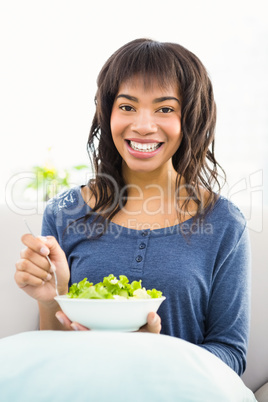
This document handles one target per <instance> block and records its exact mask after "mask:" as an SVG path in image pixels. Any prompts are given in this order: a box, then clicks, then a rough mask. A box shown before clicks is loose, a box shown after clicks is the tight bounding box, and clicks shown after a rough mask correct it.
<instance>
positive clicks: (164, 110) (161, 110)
mask: <svg viewBox="0 0 268 402" xmlns="http://www.w3.org/2000/svg"><path fill="white" fill-rule="evenodd" d="M158 111H159V112H160V113H171V112H173V109H172V108H171V107H162V108H161V109H159V110H158Z"/></svg>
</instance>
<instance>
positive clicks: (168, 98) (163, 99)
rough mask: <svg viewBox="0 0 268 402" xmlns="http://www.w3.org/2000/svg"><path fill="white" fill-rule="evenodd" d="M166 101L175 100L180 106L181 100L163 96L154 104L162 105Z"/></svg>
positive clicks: (154, 101)
mask: <svg viewBox="0 0 268 402" xmlns="http://www.w3.org/2000/svg"><path fill="white" fill-rule="evenodd" d="M166 100H175V101H177V102H178V103H179V104H180V101H179V99H178V98H175V96H161V98H156V99H154V100H153V103H161V102H165V101H166Z"/></svg>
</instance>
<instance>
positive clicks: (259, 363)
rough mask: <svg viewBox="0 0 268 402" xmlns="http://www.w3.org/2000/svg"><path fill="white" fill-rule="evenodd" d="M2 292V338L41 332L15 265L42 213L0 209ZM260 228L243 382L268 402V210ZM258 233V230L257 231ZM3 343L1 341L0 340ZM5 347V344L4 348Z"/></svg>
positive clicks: (261, 213) (258, 216) (37, 231)
mask: <svg viewBox="0 0 268 402" xmlns="http://www.w3.org/2000/svg"><path fill="white" fill-rule="evenodd" d="M0 217H1V229H0V230H1V234H0V239H1V250H2V252H1V259H2V263H1V268H0V271H1V276H0V277H1V292H0V306H1V309H0V338H6V337H10V336H13V335H15V334H22V333H25V332H28V331H36V330H38V309H37V304H36V302H35V301H34V300H33V299H31V298H30V297H29V296H27V295H26V294H25V293H24V292H23V291H22V290H20V289H18V287H17V285H16V284H15V282H14V272H15V262H16V260H17V259H18V258H19V253H20V250H21V249H22V244H21V241H20V238H21V235H22V234H23V233H25V232H26V231H27V230H26V227H25V223H24V221H23V218H24V217H27V221H28V223H29V225H30V227H31V228H32V230H33V232H34V233H35V234H36V235H38V234H40V229H41V221H42V213H37V212H36V211H34V209H33V210H32V211H29V210H25V209H23V208H19V207H18V208H10V207H8V206H7V205H5V204H2V205H0ZM255 217H256V219H258V225H255V227H254V224H253V225H252V222H251V227H253V229H250V228H249V229H250V230H249V231H250V238H251V247H252V308H251V329H250V342H249V350H248V362H247V368H246V371H245V373H244V374H243V376H242V380H243V382H244V384H245V385H246V387H248V388H249V389H250V390H252V392H253V393H255V397H256V399H257V400H258V401H259V402H268V342H267V340H268V317H267V311H268V309H267V307H268V266H267V261H268V258H267V257H268V244H267V238H268V210H267V209H263V210H262V211H259V213H258V214H255ZM260 223H261V225H260ZM256 229H257V230H256ZM0 341H1V339H0ZM0 345H1V344H0Z"/></svg>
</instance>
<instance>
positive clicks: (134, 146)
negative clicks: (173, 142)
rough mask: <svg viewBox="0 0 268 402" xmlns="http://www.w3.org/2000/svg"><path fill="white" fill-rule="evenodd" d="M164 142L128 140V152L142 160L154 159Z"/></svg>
mask: <svg viewBox="0 0 268 402" xmlns="http://www.w3.org/2000/svg"><path fill="white" fill-rule="evenodd" d="M162 145H163V142H156V141H150V140H147V141H146V142H145V141H142V142H141V141H135V140H126V146H127V149H128V152H129V153H130V154H131V155H132V156H134V157H136V158H140V159H146V158H152V157H153V156H155V155H156V154H158V153H159V152H160V151H161V149H162Z"/></svg>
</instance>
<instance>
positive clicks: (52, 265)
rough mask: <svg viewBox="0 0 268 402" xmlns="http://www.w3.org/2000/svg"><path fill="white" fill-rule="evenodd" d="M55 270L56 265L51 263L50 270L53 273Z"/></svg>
mask: <svg viewBox="0 0 268 402" xmlns="http://www.w3.org/2000/svg"><path fill="white" fill-rule="evenodd" d="M55 271H56V267H55V265H54V264H51V265H50V269H49V272H51V273H52V274H53V272H55Z"/></svg>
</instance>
